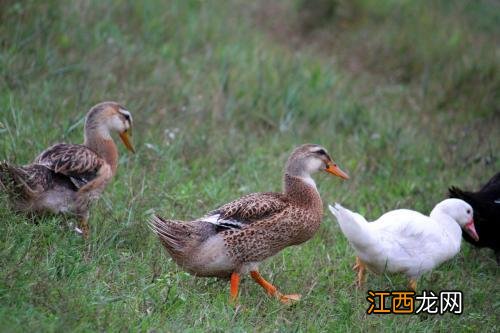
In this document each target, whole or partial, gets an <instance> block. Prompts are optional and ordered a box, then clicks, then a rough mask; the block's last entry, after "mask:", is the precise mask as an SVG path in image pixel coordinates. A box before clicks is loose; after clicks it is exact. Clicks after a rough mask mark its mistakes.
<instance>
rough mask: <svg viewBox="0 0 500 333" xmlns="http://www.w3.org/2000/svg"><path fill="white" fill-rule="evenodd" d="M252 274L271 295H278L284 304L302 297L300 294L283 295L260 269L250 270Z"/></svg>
mask: <svg viewBox="0 0 500 333" xmlns="http://www.w3.org/2000/svg"><path fill="white" fill-rule="evenodd" d="M250 276H251V277H252V279H254V281H255V282H257V283H258V284H260V286H261V287H262V288H264V289H265V290H266V291H267V293H268V294H269V295H270V296H273V297H276V298H277V299H279V300H280V302H281V303H283V304H292V303H293V302H295V301H299V300H300V298H301V295H300V294H290V295H283V294H282V293H280V292H279V291H278V289H276V287H275V286H273V285H272V284H271V283H269V282H267V281H266V280H265V279H264V278H263V277H262V276H261V275H260V273H259V272H258V271H250Z"/></svg>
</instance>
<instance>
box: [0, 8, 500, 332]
mask: <svg viewBox="0 0 500 333" xmlns="http://www.w3.org/2000/svg"><path fill="white" fill-rule="evenodd" d="M311 2H312V3H313V6H311V5H310V4H306V1H300V0H294V1H292V0H290V1H278V0H277V1H256V2H251V1H242V0H231V1H199V0H187V1H182V0H179V1H150V0H146V1H131V0H130V1H128V0H115V1H96V0H94V1H53V0H47V1H14V0H7V1H2V2H1V3H0V160H4V159H5V160H8V161H11V162H14V163H18V164H23V163H28V162H30V161H31V159H32V158H34V157H35V155H36V154H37V153H38V152H40V151H42V150H43V149H44V148H46V147H47V146H49V145H51V144H53V143H55V142H59V141H65V142H74V143H81V142H82V141H83V120H84V116H85V113H86V112H87V110H88V109H89V108H90V107H91V106H93V105H94V104H96V103H98V102H100V101H104V100H116V101H118V102H120V103H122V104H124V105H125V106H126V107H127V108H128V109H129V110H130V111H131V112H132V114H133V117H134V136H133V141H134V144H135V148H136V151H137V153H136V154H135V155H131V154H128V153H127V152H126V150H125V149H124V147H123V146H121V147H120V163H119V166H118V174H117V176H116V177H115V178H114V180H113V182H112V183H111V184H110V185H109V186H108V187H107V189H106V191H105V193H104V195H103V196H102V197H101V200H100V201H99V202H98V203H97V204H96V205H95V207H94V208H93V210H92V211H91V218H90V225H91V237H90V239H89V240H88V241H87V242H86V241H84V240H83V239H82V238H81V237H80V236H78V235H77V234H76V233H75V232H74V231H73V230H72V229H73V227H72V223H73V222H74V221H72V220H71V219H67V218H64V217H61V216H45V217H41V218H37V219H31V218H29V217H27V216H23V215H21V214H17V213H13V212H11V211H10V210H9V209H8V205H7V203H6V197H5V195H3V194H0V197H1V201H0V253H1V255H0V331H4V332H26V331H58V332H66V331H76V332H85V331H167V332H168V331H171V332H178V331H181V330H186V331H195V332H197V331H237V332H239V331H241V332H243V331H265V332H275V331H307V332H309V331H313V332H315V331H340V332H345V331H367V330H368V331H451V332H455V331H470V332H497V331H498V330H499V326H500V315H499V314H500V302H499V300H500V287H499V286H500V283H499V282H500V278H499V276H500V275H499V269H498V266H497V264H496V262H495V260H494V256H493V254H492V251H490V250H488V249H483V250H477V249H473V248H471V247H470V246H469V245H468V244H466V243H463V244H462V251H461V252H460V254H459V255H457V256H456V257H455V258H454V259H452V260H450V261H449V262H447V263H445V264H443V265H442V266H440V267H439V268H437V269H435V270H434V271H433V272H431V273H429V274H426V275H424V277H423V278H421V279H420V280H419V289H427V290H434V291H440V290H445V289H452V290H462V291H463V292H464V313H463V314H462V315H460V316H457V315H453V314H445V315H443V316H439V315H405V316H403V315H371V316H367V315H366V310H367V308H368V306H369V303H368V302H367V301H366V296H367V294H366V290H357V289H356V288H355V287H354V278H355V276H354V272H353V271H352V270H351V266H352V264H353V263H354V253H353V251H352V249H351V248H350V246H349V244H348V242H347V240H346V238H345V237H344V236H343V235H342V233H341V232H340V228H339V227H338V225H337V223H336V221H335V219H334V218H333V217H332V216H331V215H330V213H329V212H327V210H326V209H325V213H324V220H323V223H322V226H321V228H320V230H319V231H318V233H317V235H316V236H315V237H314V238H313V239H312V240H310V241H308V242H307V243H305V244H303V245H301V246H300V247H291V248H287V249H286V250H284V251H283V252H281V253H279V254H278V255H276V256H275V257H273V258H271V259H269V260H268V261H266V262H265V263H264V264H263V265H261V272H262V274H263V276H264V277H266V278H268V279H269V280H270V281H272V282H273V283H275V284H276V285H277V286H278V287H279V288H280V289H281V290H282V291H283V292H287V293H301V294H302V295H303V298H302V300H301V301H300V302H299V303H298V304H296V305H294V306H292V307H288V306H284V305H282V304H280V303H279V302H277V301H276V300H273V299H270V298H268V297H266V296H265V294H264V292H263V291H262V290H261V288H260V287H259V286H258V285H256V284H255V283H254V282H253V281H251V279H249V278H246V279H244V281H243V283H242V285H241V291H240V305H239V306H238V307H234V306H231V305H230V304H228V296H229V284H228V283H227V282H226V281H220V280H217V279H211V278H205V279H201V278H194V277H192V276H190V275H188V274H187V273H184V272H183V271H182V270H180V269H179V268H178V267H177V266H176V265H175V264H174V263H173V262H172V261H171V259H169V256H168V255H167V254H166V252H165V251H164V250H163V248H162V247H161V245H160V243H159V242H158V240H157V238H156V236H155V235H154V234H153V233H152V232H151V231H150V230H149V229H148V227H147V223H146V221H147V218H148V217H149V216H150V215H151V213H152V212H153V211H155V212H157V213H159V214H161V215H163V216H165V217H173V218H176V219H192V218H196V217H198V216H200V215H202V214H204V213H205V212H207V211H209V210H211V209H213V208H216V207H217V206H218V205H220V204H222V203H225V202H227V201H229V200H232V199H234V198H237V197H239V196H241V195H243V194H246V193H250V192H258V191H279V190H280V189H281V178H282V170H283V166H284V163H285V161H286V158H287V156H288V154H289V153H290V152H291V151H292V149H293V148H294V147H295V146H297V145H299V144H302V143H308V142H311V143H319V144H321V145H323V146H325V147H326V148H327V149H328V150H329V152H330V154H331V155H332V157H333V158H334V159H335V161H336V162H337V163H338V164H339V166H340V167H341V168H342V169H343V170H346V171H347V172H348V173H349V174H350V176H351V179H350V180H348V181H345V182H342V181H341V180H339V179H337V178H332V177H329V176H328V175H326V174H318V175H316V176H315V179H316V182H317V184H318V189H319V192H320V194H321V196H322V199H323V201H324V203H333V202H340V203H342V204H343V205H344V206H346V207H348V208H351V209H353V210H356V211H358V212H360V213H362V214H364V215H365V216H367V217H368V218H369V219H375V218H377V217H378V216H379V215H380V214H381V213H382V212H384V211H387V210H390V209H395V208H403V207H405V208H413V209H415V210H418V211H421V212H424V213H427V212H429V211H430V210H431V209H432V207H433V206H434V205H435V204H436V203H437V202H439V201H441V200H442V199H444V198H445V197H446V191H447V188H448V186H450V185H458V186H461V187H464V188H469V189H476V188H478V187H480V185H482V184H483V183H484V182H486V181H487V180H488V179H489V177H491V176H492V175H493V174H494V173H495V172H498V171H499V170H500V108H499V107H500V60H499V59H500V58H499V57H498V54H499V52H500V49H499V45H500V40H499V36H500V14H499V13H500V6H499V5H498V3H496V2H494V1H488V0H481V1H472V0H460V1H454V2H448V1H416V0H415V1H410V0H407V1H395V0H383V1H368V0H356V1H347V0H314V1H311ZM368 287H369V288H370V289H373V290H401V289H404V288H405V287H406V280H405V279H404V277H402V276H394V275H389V276H375V275H370V277H369V280H368Z"/></svg>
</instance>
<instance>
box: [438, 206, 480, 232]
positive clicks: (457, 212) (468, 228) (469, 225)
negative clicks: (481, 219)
mask: <svg viewBox="0 0 500 333" xmlns="http://www.w3.org/2000/svg"><path fill="white" fill-rule="evenodd" d="M435 210H439V211H440V212H441V213H444V214H446V215H448V216H450V217H451V218H453V219H454V220H455V221H456V222H457V223H458V225H459V226H460V228H462V230H463V231H465V232H466V233H468V234H469V235H470V236H471V237H472V238H473V239H474V240H475V241H476V242H477V241H478V240H479V235H478V234H477V232H476V227H475V225H474V218H473V217H474V212H473V210H472V207H471V206H470V205H469V204H468V203H467V202H465V201H463V200H460V199H446V200H444V201H441V202H440V203H439V204H437V205H436V207H435V208H434V209H433V211H435Z"/></svg>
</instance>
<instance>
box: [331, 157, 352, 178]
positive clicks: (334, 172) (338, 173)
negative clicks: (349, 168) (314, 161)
mask: <svg viewBox="0 0 500 333" xmlns="http://www.w3.org/2000/svg"><path fill="white" fill-rule="evenodd" d="M325 171H326V172H328V173H331V174H332V175H335V176H337V177H340V178H342V179H349V175H348V174H347V173H345V172H344V171H342V170H340V168H339V167H338V166H337V164H335V163H333V162H332V161H330V162H328V163H327V164H326V169H325Z"/></svg>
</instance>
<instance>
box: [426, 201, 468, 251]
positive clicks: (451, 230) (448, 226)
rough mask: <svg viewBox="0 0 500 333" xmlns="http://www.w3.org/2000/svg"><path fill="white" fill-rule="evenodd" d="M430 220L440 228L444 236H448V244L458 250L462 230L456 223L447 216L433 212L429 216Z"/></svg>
mask: <svg viewBox="0 0 500 333" xmlns="http://www.w3.org/2000/svg"><path fill="white" fill-rule="evenodd" d="M430 217H431V219H433V220H434V221H436V223H438V224H439V226H441V228H442V229H443V231H444V232H445V234H446V235H447V236H448V239H449V240H450V242H452V244H453V245H455V246H456V248H457V249H460V243H461V240H462V229H461V228H460V226H459V225H458V223H457V222H456V221H455V220H454V219H453V218H451V217H450V216H449V215H448V214H444V213H442V212H440V211H435V210H433V211H432V212H431V214H430Z"/></svg>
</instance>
